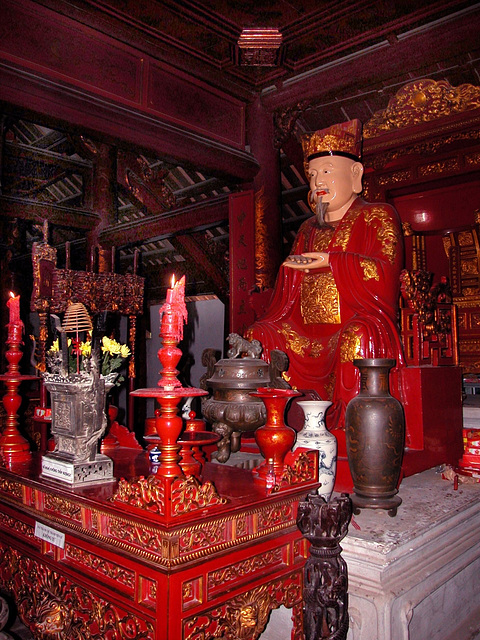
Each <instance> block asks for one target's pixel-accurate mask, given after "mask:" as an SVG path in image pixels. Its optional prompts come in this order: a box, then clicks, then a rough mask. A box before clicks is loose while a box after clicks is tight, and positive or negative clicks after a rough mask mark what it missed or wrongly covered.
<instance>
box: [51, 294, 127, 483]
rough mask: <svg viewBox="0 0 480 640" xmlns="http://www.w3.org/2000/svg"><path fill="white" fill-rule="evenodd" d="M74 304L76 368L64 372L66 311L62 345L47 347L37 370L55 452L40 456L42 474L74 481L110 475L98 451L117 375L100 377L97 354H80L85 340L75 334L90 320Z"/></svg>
mask: <svg viewBox="0 0 480 640" xmlns="http://www.w3.org/2000/svg"><path fill="white" fill-rule="evenodd" d="M73 306H75V307H76V308H75V309H73V310H72V312H71V313H70V314H69V317H70V319H71V318H72V317H73V318H74V321H73V324H74V325H75V327H74V331H75V335H76V339H75V341H74V343H75V351H76V358H74V360H76V362H75V364H74V368H75V371H73V372H70V371H69V361H71V360H72V358H71V354H69V353H68V339H67V331H71V327H70V325H69V319H68V318H67V314H66V318H65V321H64V326H63V329H62V331H61V337H60V340H61V343H62V344H61V348H59V349H58V350H57V351H55V350H53V351H51V352H50V355H49V357H48V358H47V364H48V365H49V368H50V371H49V372H45V373H44V374H42V375H43V378H44V380H45V387H46V388H47V390H48V391H49V392H50V397H51V401H52V435H53V437H54V440H55V449H54V451H52V452H49V453H47V454H45V455H43V456H42V477H43V478H51V479H54V480H58V481H60V482H64V483H66V484H68V485H70V486H78V485H84V484H87V483H98V482H110V481H112V480H113V479H114V478H113V462H112V460H111V459H110V458H109V457H108V456H106V455H103V454H101V453H97V451H98V442H99V440H100V438H101V437H102V436H103V435H104V433H105V431H106V428H107V416H106V413H105V402H106V396H107V393H108V391H110V389H111V388H112V387H113V385H114V383H115V379H116V378H117V375H118V374H117V373H112V374H109V375H107V376H102V375H101V374H100V367H99V361H98V360H99V358H98V354H95V353H94V354H93V355H90V356H89V357H83V356H82V349H83V348H85V344H86V343H80V341H79V333H80V332H82V331H91V329H92V324H91V322H90V319H89V317H88V313H87V311H86V309H85V307H83V305H72V307H73ZM80 307H83V309H81V308H80ZM83 353H85V352H83Z"/></svg>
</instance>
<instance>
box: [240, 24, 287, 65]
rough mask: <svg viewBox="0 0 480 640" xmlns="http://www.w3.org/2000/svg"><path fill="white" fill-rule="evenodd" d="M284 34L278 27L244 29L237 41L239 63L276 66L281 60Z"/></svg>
mask: <svg viewBox="0 0 480 640" xmlns="http://www.w3.org/2000/svg"><path fill="white" fill-rule="evenodd" d="M282 51H283V47H282V34H281V33H280V31H279V30H278V29H243V31H242V33H241V34H240V37H239V39H238V41H237V47H236V58H237V59H236V62H237V64H240V65H243V66H250V67H275V66H276V65H278V64H280V62H281V54H282Z"/></svg>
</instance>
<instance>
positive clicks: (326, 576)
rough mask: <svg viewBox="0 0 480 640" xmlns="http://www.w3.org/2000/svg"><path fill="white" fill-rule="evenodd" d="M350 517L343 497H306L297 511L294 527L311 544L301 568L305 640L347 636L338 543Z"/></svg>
mask: <svg viewBox="0 0 480 640" xmlns="http://www.w3.org/2000/svg"><path fill="white" fill-rule="evenodd" d="M351 516H352V501H351V500H350V498H349V497H348V495H347V494H342V496H341V497H340V498H335V499H334V500H332V501H330V502H325V500H324V499H323V498H322V496H319V495H317V494H309V495H308V496H307V500H306V502H301V503H300V504H299V508H298V516H297V526H298V528H299V529H300V531H301V532H302V533H303V535H304V536H305V537H306V538H307V539H308V540H309V541H310V542H311V546H310V556H309V557H308V559H307V562H306V565H305V580H304V591H303V593H304V631H305V640H317V639H319V638H322V640H345V639H346V637H347V632H348V577H347V565H346V563H345V560H344V559H343V558H342V557H341V555H340V554H341V551H342V548H341V546H340V544H339V543H340V541H341V540H342V538H344V537H345V535H346V534H347V530H348V523H349V522H350V518H351Z"/></svg>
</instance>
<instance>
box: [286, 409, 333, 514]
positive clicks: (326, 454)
mask: <svg viewBox="0 0 480 640" xmlns="http://www.w3.org/2000/svg"><path fill="white" fill-rule="evenodd" d="M298 404H299V406H300V407H302V410H303V413H304V414H305V424H304V427H303V429H302V430H301V431H299V432H298V435H297V441H296V443H295V447H294V449H298V448H299V447H305V448H307V449H317V450H318V480H319V482H321V483H322V484H321V486H320V487H319V488H318V494H319V495H321V496H322V497H323V498H324V499H325V500H326V501H327V502H328V500H330V496H331V495H332V492H333V485H334V484H335V474H336V471H337V439H336V438H335V436H334V435H333V434H332V433H330V431H328V429H327V427H326V424H325V414H326V412H327V409H328V407H330V405H331V404H332V403H331V402H330V401H329V400H300V401H299V402H298Z"/></svg>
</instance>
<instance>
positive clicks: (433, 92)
mask: <svg viewBox="0 0 480 640" xmlns="http://www.w3.org/2000/svg"><path fill="white" fill-rule="evenodd" d="M478 107H480V87H476V86H474V85H471V84H462V85H460V86H458V87H452V86H451V85H450V83H448V82H447V81H446V80H439V81H435V80H432V79H423V80H417V81H415V82H409V83H408V84H406V85H405V86H403V87H402V88H401V89H400V90H399V91H397V93H396V94H395V95H394V96H393V97H392V98H391V100H390V101H389V103H388V105H387V107H386V108H385V109H384V110H382V111H378V112H377V113H375V114H374V115H373V117H372V118H371V119H370V120H369V121H368V122H367V123H366V124H365V125H364V127H363V137H364V138H374V137H376V136H379V135H381V134H382V133H386V132H388V131H394V130H396V129H402V128H404V127H409V126H413V125H418V124H421V123H422V122H430V121H432V120H436V119H438V118H442V117H444V116H451V115H453V114H455V113H462V112H464V111H469V110H471V109H477V108H478Z"/></svg>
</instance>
